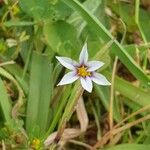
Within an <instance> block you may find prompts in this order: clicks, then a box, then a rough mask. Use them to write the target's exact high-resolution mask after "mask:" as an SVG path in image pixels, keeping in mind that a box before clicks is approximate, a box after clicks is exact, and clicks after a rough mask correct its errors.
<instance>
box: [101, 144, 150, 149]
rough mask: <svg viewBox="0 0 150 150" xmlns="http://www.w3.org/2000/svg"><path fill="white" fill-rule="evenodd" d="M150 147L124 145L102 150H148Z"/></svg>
mask: <svg viewBox="0 0 150 150" xmlns="http://www.w3.org/2000/svg"><path fill="white" fill-rule="evenodd" d="M148 149H150V145H142V144H122V145H117V146H114V147H110V148H104V149H102V150H148Z"/></svg>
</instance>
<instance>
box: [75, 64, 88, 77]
mask: <svg viewBox="0 0 150 150" xmlns="http://www.w3.org/2000/svg"><path fill="white" fill-rule="evenodd" d="M77 72H78V75H79V76H81V77H86V76H91V73H90V72H88V71H87V68H86V67H85V66H81V67H80V68H77Z"/></svg>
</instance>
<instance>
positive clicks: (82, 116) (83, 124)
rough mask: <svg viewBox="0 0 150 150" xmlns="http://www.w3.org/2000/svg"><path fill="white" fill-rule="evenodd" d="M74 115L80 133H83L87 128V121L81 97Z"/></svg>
mask: <svg viewBox="0 0 150 150" xmlns="http://www.w3.org/2000/svg"><path fill="white" fill-rule="evenodd" d="M76 113H77V117H78V120H79V122H80V128H81V131H82V132H85V131H86V130H87V127H88V123H89V119H88V115H87V112H86V109H85V105H84V101H83V97H80V99H79V101H78V104H77V106H76Z"/></svg>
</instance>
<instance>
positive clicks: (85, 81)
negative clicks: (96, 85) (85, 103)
mask: <svg viewBox="0 0 150 150" xmlns="http://www.w3.org/2000/svg"><path fill="white" fill-rule="evenodd" d="M80 81H81V85H82V87H83V88H84V89H85V90H86V91H88V92H90V93H91V92H92V88H93V84H92V80H91V79H90V77H88V76H87V77H86V78H83V77H80Z"/></svg>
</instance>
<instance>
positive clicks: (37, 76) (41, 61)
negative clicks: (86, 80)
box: [26, 52, 53, 133]
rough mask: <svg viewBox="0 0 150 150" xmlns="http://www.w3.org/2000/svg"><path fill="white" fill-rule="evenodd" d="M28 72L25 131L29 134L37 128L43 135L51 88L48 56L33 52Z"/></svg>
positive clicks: (50, 70)
mask: <svg viewBox="0 0 150 150" xmlns="http://www.w3.org/2000/svg"><path fill="white" fill-rule="evenodd" d="M30 71H31V72H30V87H29V97H28V103H27V118H26V129H27V131H28V133H30V132H31V131H33V129H34V128H36V127H39V128H40V129H41V132H42V133H44V131H45V129H46V128H47V123H48V117H49V116H48V115H49V105H50V101H51V93H52V86H53V83H52V65H51V64H50V63H49V60H48V56H44V55H42V54H38V53H36V52H33V56H32V63H31V70H30Z"/></svg>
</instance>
